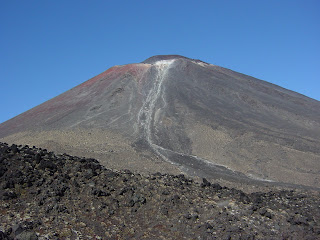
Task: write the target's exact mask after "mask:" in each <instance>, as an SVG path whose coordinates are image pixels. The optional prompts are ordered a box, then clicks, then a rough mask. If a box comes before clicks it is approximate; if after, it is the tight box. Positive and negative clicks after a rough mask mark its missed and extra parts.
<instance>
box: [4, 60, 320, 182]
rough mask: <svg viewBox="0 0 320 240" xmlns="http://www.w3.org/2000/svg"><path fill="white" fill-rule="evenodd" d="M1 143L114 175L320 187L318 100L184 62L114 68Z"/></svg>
mask: <svg viewBox="0 0 320 240" xmlns="http://www.w3.org/2000/svg"><path fill="white" fill-rule="evenodd" d="M0 140H1V141H5V142H9V143H12V142H15V143H20V144H29V145H37V146H40V147H45V148H48V149H50V150H55V151H57V152H68V153H71V154H77V155H83V156H88V157H95V158H98V159H99V160H100V161H101V162H102V163H103V164H104V165H106V166H108V167H113V168H123V167H124V168H130V169H132V170H137V171H142V172H154V171H162V172H171V173H177V172H180V171H182V172H185V173H187V174H189V175H193V176H200V177H207V178H223V179H227V180H232V181H237V182H239V181H240V182H250V181H251V180H250V179H268V180H271V181H277V182H278V181H279V182H285V183H294V184H302V185H307V186H314V187H320V180H319V173H320V164H319V161H320V147H319V146H320V103H319V102H318V101H316V100H313V99H310V98H308V97H305V96H303V95H300V94H298V93H295V92H292V91H289V90H286V89H284V88H281V87H279V86H276V85H273V84H270V83H267V82H264V81H261V80H258V79H255V78H252V77H250V76H246V75H243V74H240V73H237V72H234V71H231V70H228V69H225V68H221V67H218V66H214V65H211V64H207V63H205V62H202V61H199V60H193V59H188V58H185V57H181V56H176V55H166V56H154V57H151V58H149V59H147V60H146V61H144V62H143V63H139V64H129V65H124V66H115V67H112V68H110V69H108V70H107V71H105V72H104V73H102V74H100V75H98V76H96V77H94V78H92V79H90V80H88V81H87V82H85V83H83V84H81V85H79V86H77V87H75V88H73V89H71V90H69V91H67V92H65V93H63V94H61V95H59V96H57V97H56V98H53V99H51V100H49V101H47V102H45V103H43V104H41V105H39V106H37V107H35V108H33V109H31V110H29V111H27V112H25V113H23V114H20V115H19V116H17V117H15V118H13V119H11V120H9V121H7V122H4V123H2V124H1V125H0ZM248 177H249V178H248Z"/></svg>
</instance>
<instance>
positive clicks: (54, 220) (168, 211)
mask: <svg viewBox="0 0 320 240" xmlns="http://www.w3.org/2000/svg"><path fill="white" fill-rule="evenodd" d="M15 151H16V150H15ZM37 154H38V155H37ZM22 155H23V156H22ZM36 156H41V157H40V159H39V157H36ZM0 158H1V159H6V160H5V165H2V166H5V168H7V170H6V171H5V172H4V173H3V175H2V176H0V183H1V188H0V196H1V199H0V212H1V214H0V239H10V240H11V239H30V240H31V239H38V238H39V239H46V238H49V239H65V238H71V239H72V236H73V237H74V238H76V237H79V238H80V236H82V237H84V236H85V238H99V237H100V239H116V238H126V239H141V238H142V236H148V238H150V239H159V238H164V239H196V238H198V237H199V236H200V237H201V239H214V238H217V239H224V238H226V239H277V238H279V236H281V237H282V238H289V239H290V238H292V239H317V238H319V237H320V225H319V222H320V210H319V193H318V192H312V191H302V190H286V189H281V190H277V189H273V190H269V191H264V192H262V191H261V192H253V193H247V192H245V191H241V190H238V189H236V188H228V187H225V186H221V185H220V184H218V183H216V182H212V183H210V182H209V181H208V180H206V179H203V180H202V182H201V183H199V182H197V181H194V180H192V179H188V178H187V177H186V176H184V175H177V176H174V175H170V174H161V173H156V174H152V175H149V176H143V175H139V174H136V173H133V172H131V171H128V170H123V171H115V170H114V171H113V170H110V169H105V168H102V167H99V163H98V162H97V161H96V160H93V159H84V158H77V157H72V156H69V155H60V156H56V155H54V154H53V153H47V152H46V151H43V150H40V149H37V148H34V147H33V148H28V147H26V146H17V151H16V153H15V154H14V155H12V149H11V147H9V146H8V145H6V144H2V143H0ZM30 166H31V167H30ZM88 170H89V172H91V173H93V172H95V174H91V176H90V178H87V174H88ZM29 183H32V184H29ZM25 220H28V221H25ZM4 229H8V230H6V231H4ZM57 233H59V235H57Z"/></svg>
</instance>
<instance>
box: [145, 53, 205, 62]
mask: <svg viewBox="0 0 320 240" xmlns="http://www.w3.org/2000/svg"><path fill="white" fill-rule="evenodd" d="M174 59H184V60H189V61H196V62H202V61H200V60H197V59H192V58H187V57H184V56H181V55H155V56H152V57H149V58H148V59H146V60H144V61H143V62H142V63H149V64H154V63H156V62H158V61H163V60H174Z"/></svg>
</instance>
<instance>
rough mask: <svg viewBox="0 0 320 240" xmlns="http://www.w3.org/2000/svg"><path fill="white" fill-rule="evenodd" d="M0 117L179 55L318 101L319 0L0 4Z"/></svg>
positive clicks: (44, 0)
mask: <svg viewBox="0 0 320 240" xmlns="http://www.w3.org/2000/svg"><path fill="white" fill-rule="evenodd" d="M0 4H1V5H0V34H1V35H0V83H1V85H0V87H1V88H0V89H1V94H0V107H1V113H0V122H3V121H5V120H8V119H9V118H12V117H14V116H16V115H18V114H20V113H22V112H24V111H26V110H28V109H30V108H32V107H34V106H36V105H38V104H40V103H42V102H44V101H46V100H48V99H50V98H53V97H55V96H57V95H59V94H60V93H63V92H65V91H66V90H68V89H70V88H72V87H74V86H76V85H78V84H80V83H82V82H84V81H86V80H88V79H89V78H91V77H93V76H95V75H97V74H99V73H101V72H103V71H104V70H106V69H108V68H109V67H112V66H113V65H121V64H127V63H135V62H141V61H143V60H144V59H146V58H148V57H150V56H153V55H157V54H180V55H183V56H186V57H190V58H196V59H201V60H203V61H206V62H209V63H212V64H216V65H219V66H222V67H226V68H230V69H232V70H235V71H238V72H241V73H244V74H248V75H251V76H254V77H257V78H260V79H262V80H266V81H268V82H272V83H275V84H277V85H280V86H282V87H285V88H288V89H290V90H293V91H297V92H299V93H302V94H304V95H307V96H309V97H312V98H314V99H317V100H320V79H319V76H320V14H319V13H320V1H318V0H314V1H312V0H301V1H294V0H290V1H286V0H276V1H274V0H268V1H266V0H265V1H263V0H261V1H257V0H254V1H245V0H243V1H242V0H241V1H240V0H236V1H230V0H226V1H221V0H219V1H214V0H211V1H194V0H193V1H187V0H184V1H177V0H171V1H166V0H162V1H150V0H149V1H132V0H131V1H107V0H104V1H98V0H95V1H89V0H86V1H81V0H76V1H71V0H67V1H65V0H64V1H60V0H54V1H53V0H52V1H49V0H41V1H40V0H39V1H36V0H32V1H23V0H21V1H16V0H10V1H7V0H0Z"/></svg>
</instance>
